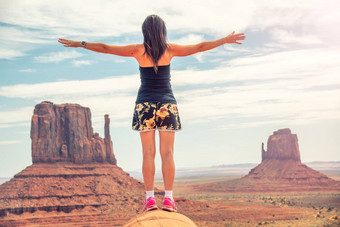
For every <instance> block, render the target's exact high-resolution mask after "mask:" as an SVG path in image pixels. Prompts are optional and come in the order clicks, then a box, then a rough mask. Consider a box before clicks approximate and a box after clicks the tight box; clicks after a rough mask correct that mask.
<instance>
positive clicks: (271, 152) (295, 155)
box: [262, 128, 300, 162]
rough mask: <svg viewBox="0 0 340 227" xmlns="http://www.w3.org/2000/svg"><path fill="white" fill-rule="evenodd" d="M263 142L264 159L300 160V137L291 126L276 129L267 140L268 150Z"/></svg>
mask: <svg viewBox="0 0 340 227" xmlns="http://www.w3.org/2000/svg"><path fill="white" fill-rule="evenodd" d="M263 146H264V145H263V143H262V161H264V160H294V161H298V162H300V151H299V145H298V138H297V135H296V134H292V133H291V131H290V129H289V128H285V129H280V130H278V131H275V132H274V134H273V135H271V136H269V138H268V141H267V151H265V150H264V147H263Z"/></svg>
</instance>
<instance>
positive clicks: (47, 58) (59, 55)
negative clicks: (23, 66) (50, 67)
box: [34, 50, 84, 63]
mask: <svg viewBox="0 0 340 227" xmlns="http://www.w3.org/2000/svg"><path fill="white" fill-rule="evenodd" d="M83 55H84V54H82V53H79V52H77V51H76V50H70V51H67V50H66V51H63V52H53V53H49V54H47V55H44V56H38V57H34V60H35V61H38V62H41V63H49V62H56V63H57V62H61V61H64V60H66V59H72V58H78V57H81V56H83Z"/></svg>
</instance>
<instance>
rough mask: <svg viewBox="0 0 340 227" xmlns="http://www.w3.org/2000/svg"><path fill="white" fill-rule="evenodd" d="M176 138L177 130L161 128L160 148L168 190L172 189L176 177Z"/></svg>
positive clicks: (165, 183)
mask: <svg viewBox="0 0 340 227" xmlns="http://www.w3.org/2000/svg"><path fill="white" fill-rule="evenodd" d="M174 140H175V132H171V131H161V130H159V145H160V146H159V150H160V153H161V158H162V173H163V181H164V187H165V190H167V191H172V187H173V185H174V179H175V161H174Z"/></svg>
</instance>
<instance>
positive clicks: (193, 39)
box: [170, 34, 204, 45]
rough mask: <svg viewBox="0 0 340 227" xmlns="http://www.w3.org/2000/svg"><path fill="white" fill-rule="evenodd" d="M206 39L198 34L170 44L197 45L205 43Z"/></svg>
mask: <svg viewBox="0 0 340 227" xmlns="http://www.w3.org/2000/svg"><path fill="white" fill-rule="evenodd" d="M203 41H204V38H203V35H198V34H189V35H186V36H184V37H182V38H179V39H176V40H174V41H170V43H178V44H181V45H190V44H197V43H200V42H203Z"/></svg>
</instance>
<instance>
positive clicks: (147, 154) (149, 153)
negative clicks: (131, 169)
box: [143, 146, 156, 158]
mask: <svg viewBox="0 0 340 227" xmlns="http://www.w3.org/2000/svg"><path fill="white" fill-rule="evenodd" d="M155 154H156V151H155V148H154V147H152V146H149V147H144V148H143V158H155Z"/></svg>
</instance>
